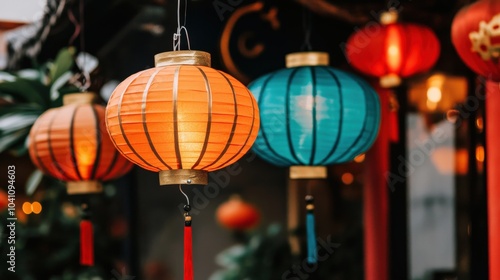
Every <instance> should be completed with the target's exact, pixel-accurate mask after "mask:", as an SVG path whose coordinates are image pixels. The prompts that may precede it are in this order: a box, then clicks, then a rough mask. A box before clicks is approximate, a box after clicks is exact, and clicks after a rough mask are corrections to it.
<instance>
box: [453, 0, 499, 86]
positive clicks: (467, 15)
mask: <svg viewBox="0 0 500 280" xmlns="http://www.w3.org/2000/svg"><path fill="white" fill-rule="evenodd" d="M499 38H500V2H499V1H493V0H482V1H477V2H474V3H472V4H471V5H469V6H466V7H464V8H462V9H461V10H460V11H459V12H458V13H457V14H456V16H455V18H454V19H453V23H452V28H451V39H452V42H453V45H454V46H455V49H456V50H457V52H458V55H459V56H460V58H461V59H462V60H463V61H464V63H465V64H466V65H467V66H468V67H469V68H471V69H472V70H473V71H474V72H476V73H477V74H479V75H481V76H484V77H485V78H488V79H491V80H495V81H500V64H499V61H498V59H499V55H500V53H499V48H500V43H499Z"/></svg>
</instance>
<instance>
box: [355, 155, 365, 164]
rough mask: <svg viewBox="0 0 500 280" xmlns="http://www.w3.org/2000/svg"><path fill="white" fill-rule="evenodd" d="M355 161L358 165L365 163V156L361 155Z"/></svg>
mask: <svg viewBox="0 0 500 280" xmlns="http://www.w3.org/2000/svg"><path fill="white" fill-rule="evenodd" d="M354 161H355V162H357V163H360V162H363V161H365V154H360V155H358V156H357V157H355V158H354Z"/></svg>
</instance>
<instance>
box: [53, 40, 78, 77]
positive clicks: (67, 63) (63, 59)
mask: <svg viewBox="0 0 500 280" xmlns="http://www.w3.org/2000/svg"><path fill="white" fill-rule="evenodd" d="M74 55H75V48H74V47H69V48H66V49H62V50H60V51H59V53H58V54H57V57H56V59H55V60H54V62H53V63H52V65H50V66H49V69H50V73H49V77H50V81H51V82H55V81H56V80H57V79H59V77H61V76H62V75H63V74H64V73H66V72H68V71H70V70H71V68H72V67H73V64H74Z"/></svg>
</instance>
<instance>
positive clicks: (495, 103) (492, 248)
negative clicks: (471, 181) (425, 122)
mask: <svg viewBox="0 0 500 280" xmlns="http://www.w3.org/2000/svg"><path fill="white" fill-rule="evenodd" d="M485 103H486V160H487V168H486V169H487V174H486V177H487V200H488V249H489V258H490V260H489V267H490V279H491V280H498V279H500V172H499V169H500V143H499V139H500V112H499V108H500V84H499V83H498V82H492V81H487V82H486V102H485Z"/></svg>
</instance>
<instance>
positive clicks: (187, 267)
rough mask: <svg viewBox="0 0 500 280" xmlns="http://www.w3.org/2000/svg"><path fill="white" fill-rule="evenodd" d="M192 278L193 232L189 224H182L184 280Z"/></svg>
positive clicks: (191, 279)
mask: <svg viewBox="0 0 500 280" xmlns="http://www.w3.org/2000/svg"><path fill="white" fill-rule="evenodd" d="M189 223H191V222H189ZM193 279H194V273H193V233H192V228H191V225H190V224H189V225H185V226H184V280H193Z"/></svg>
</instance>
